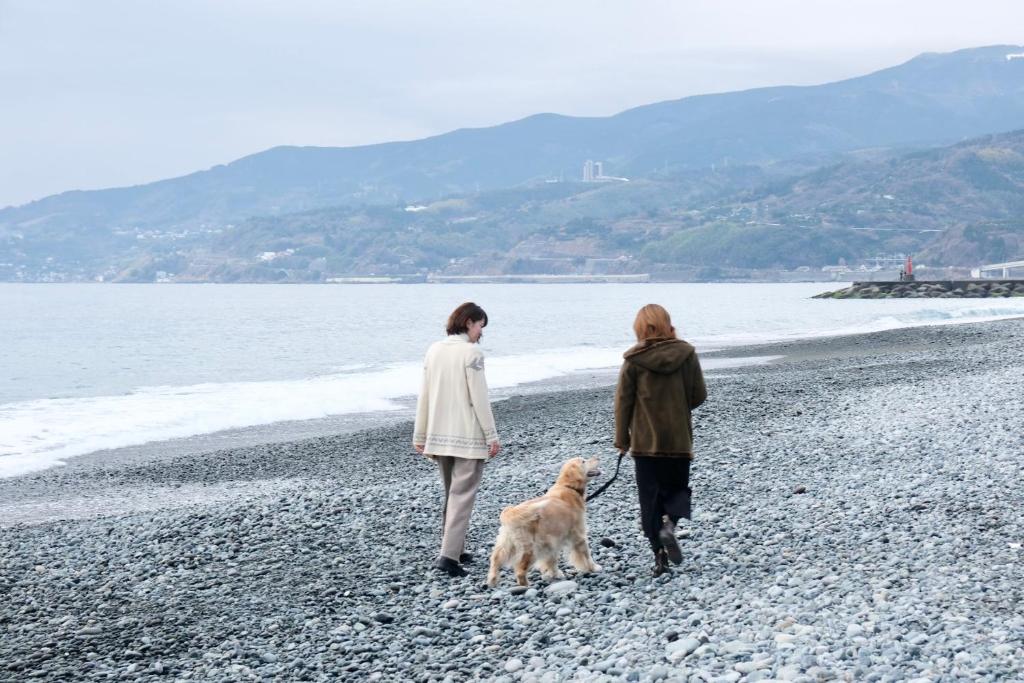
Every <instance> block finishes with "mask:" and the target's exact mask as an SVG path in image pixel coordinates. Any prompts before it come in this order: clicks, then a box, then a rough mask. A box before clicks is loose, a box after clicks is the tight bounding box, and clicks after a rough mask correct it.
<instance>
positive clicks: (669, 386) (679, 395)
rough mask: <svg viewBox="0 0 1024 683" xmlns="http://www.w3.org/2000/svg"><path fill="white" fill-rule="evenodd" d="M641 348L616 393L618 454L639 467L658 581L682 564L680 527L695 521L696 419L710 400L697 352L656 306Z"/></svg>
mask: <svg viewBox="0 0 1024 683" xmlns="http://www.w3.org/2000/svg"><path fill="white" fill-rule="evenodd" d="M633 331H634V332H635V333H636V340H637V343H636V344H635V345H634V346H633V347H632V348H630V349H629V350H628V351H626V353H625V354H624V358H625V361H624V362H623V363H622V369H621V370H620V371H619V383H618V387H617V388H616V390H615V446H616V448H618V449H619V450H620V451H621V452H625V451H629V452H630V453H631V454H632V456H633V463H634V464H635V466H636V487H637V493H638V494H639V496H640V526H641V527H642V528H643V531H644V536H646V537H647V540H648V541H650V543H651V549H652V550H653V551H654V575H655V576H660V575H661V574H664V573H665V572H666V571H667V570H668V562H669V561H671V562H672V563H673V564H679V563H681V562H682V561H683V556H682V549H681V548H680V547H679V541H678V540H677V539H676V523H677V522H678V521H679V519H680V518H686V519H690V460H692V459H693V426H692V425H693V423H692V422H691V416H690V411H691V410H693V409H694V408H696V407H697V406H699V405H700V404H701V403H703V402H704V399H706V398H707V389H706V388H705V386H704V375H703V373H702V372H701V368H700V360H699V359H698V358H697V352H696V351H695V350H694V348H693V346H691V345H690V344H687V343H686V342H684V341H682V340H681V339H678V338H677V337H676V330H675V328H674V327H672V320H671V318H670V317H669V314H668V311H666V310H665V309H664V308H662V307H661V306H659V305H657V304H648V305H646V306H644V307H643V308H641V309H640V311H639V312H638V313H637V315H636V319H635V320H634V321H633Z"/></svg>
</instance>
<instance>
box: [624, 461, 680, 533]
mask: <svg viewBox="0 0 1024 683" xmlns="http://www.w3.org/2000/svg"><path fill="white" fill-rule="evenodd" d="M633 463H634V464H635V465H636V489H637V493H638V494H639V496H640V526H641V527H643V530H644V536H646V537H647V540H648V541H650V542H651V547H652V548H654V550H658V549H659V548H660V547H661V541H659V540H658V532H659V531H660V530H661V524H662V519H661V518H662V515H668V518H669V519H671V520H672V523H673V524H675V523H676V522H678V521H679V518H681V517H682V518H685V519H690V496H691V494H692V491H691V490H690V459H689V458H687V457H685V456H684V457H681V458H669V457H657V456H655V457H645V456H636V455H634V456H633Z"/></svg>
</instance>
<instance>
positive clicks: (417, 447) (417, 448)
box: [412, 444, 424, 455]
mask: <svg viewBox="0 0 1024 683" xmlns="http://www.w3.org/2000/svg"><path fill="white" fill-rule="evenodd" d="M412 447H413V448H415V449H416V452H417V453H419V454H420V455H423V448H424V447H423V446H421V445H419V444H413V445H412Z"/></svg>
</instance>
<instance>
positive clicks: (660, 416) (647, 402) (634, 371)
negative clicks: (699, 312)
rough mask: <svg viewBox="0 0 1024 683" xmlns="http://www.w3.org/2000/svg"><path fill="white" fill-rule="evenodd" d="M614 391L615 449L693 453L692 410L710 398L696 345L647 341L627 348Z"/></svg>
mask: <svg viewBox="0 0 1024 683" xmlns="http://www.w3.org/2000/svg"><path fill="white" fill-rule="evenodd" d="M623 358H625V361H624V362H623V363H622V369H621V370H620V371H619V384H618V387H617V388H616V390H615V447H616V448H618V449H620V450H623V451H625V450H629V451H631V452H632V453H633V455H642V456H665V457H689V458H692V457H693V426H692V422H691V417H690V411H691V410H693V409H694V408H696V407H697V406H699V405H700V404H701V403H703V402H704V399H706V398H707V395H708V392H707V388H706V387H705V386H704V374H703V373H702V372H701V369H700V360H699V359H698V358H697V352H696V351H695V350H694V348H693V346H691V345H690V344H688V343H686V342H684V341H682V340H681V339H647V340H644V341H643V342H640V343H639V344H637V345H636V346H634V347H632V348H631V349H629V351H627V352H626V353H625V354H624V355H623Z"/></svg>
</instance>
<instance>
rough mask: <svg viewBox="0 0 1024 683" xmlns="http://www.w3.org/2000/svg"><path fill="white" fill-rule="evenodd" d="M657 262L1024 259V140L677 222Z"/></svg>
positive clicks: (846, 168) (786, 186)
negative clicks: (888, 256) (876, 256)
mask: <svg viewBox="0 0 1024 683" xmlns="http://www.w3.org/2000/svg"><path fill="white" fill-rule="evenodd" d="M677 218H678V228H677V229H674V230H672V231H671V234H668V235H665V237H664V238H663V239H661V240H654V241H652V242H650V243H649V244H648V245H647V246H646V248H645V251H644V254H645V255H646V256H647V257H648V259H650V260H652V261H654V262H666V263H693V264H707V263H717V264H721V265H733V266H744V267H759V266H760V267H764V266H773V265H780V266H796V265H801V262H802V264H803V265H815V264H821V263H835V262H836V261H837V260H838V259H840V258H842V259H845V260H847V261H851V260H856V259H860V258H865V257H868V256H870V255H872V254H873V253H883V252H884V253H892V252H906V253H915V254H917V255H918V257H919V258H920V259H923V260H925V261H926V262H928V263H932V264H935V265H957V266H971V265H977V264H980V263H985V262H993V261H1005V260H1009V259H1014V258H1021V257H1024V131H1016V132H1012V133H1007V134H1002V135H992V136H985V137H982V138H978V139H974V140H970V141H967V142H964V143H961V144H957V145H954V146H952V147H945V148H938V149H932V150H927V151H922V152H914V153H911V154H907V155H903V156H899V157H895V158H891V159H888V160H883V161H873V162H868V163H844V164H839V165H837V166H833V167H831V168H827V169H823V170H820V171H817V172H814V173H811V174H808V175H804V176H802V177H798V178H793V179H790V180H787V181H784V182H781V183H771V184H768V185H766V186H763V187H761V188H758V189H756V190H754V191H750V192H745V193H742V194H740V195H739V196H738V197H736V198H734V200H733V201H730V202H725V203H722V204H720V205H716V206H710V207H705V208H703V209H702V210H700V211H697V212H691V213H689V214H687V215H677Z"/></svg>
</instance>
